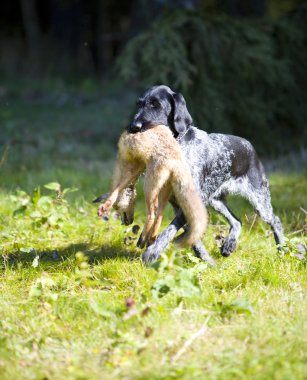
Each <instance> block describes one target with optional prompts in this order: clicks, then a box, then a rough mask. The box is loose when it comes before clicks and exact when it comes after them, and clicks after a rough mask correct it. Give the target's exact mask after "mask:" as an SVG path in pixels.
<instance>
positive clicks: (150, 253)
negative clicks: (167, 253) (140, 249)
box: [142, 247, 160, 264]
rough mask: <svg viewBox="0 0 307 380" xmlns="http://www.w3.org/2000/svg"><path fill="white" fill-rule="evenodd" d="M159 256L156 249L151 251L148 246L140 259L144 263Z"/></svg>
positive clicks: (148, 262)
mask: <svg viewBox="0 0 307 380" xmlns="http://www.w3.org/2000/svg"><path fill="white" fill-rule="evenodd" d="M159 258H160V254H159V253H158V252H157V251H153V250H151V249H150V247H148V248H147V249H146V251H145V252H144V253H143V254H142V261H143V263H145V264H150V263H152V262H154V261H156V260H158V259H159Z"/></svg>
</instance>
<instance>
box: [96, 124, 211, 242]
mask: <svg viewBox="0 0 307 380" xmlns="http://www.w3.org/2000/svg"><path fill="white" fill-rule="evenodd" d="M145 168H146V172H145V180H144V193H145V201H146V207H147V215H146V222H145V226H144V229H143V231H142V234H141V236H140V238H139V240H138V246H139V247H140V248H143V247H144V246H145V245H147V246H148V245H149V244H151V243H152V242H153V241H154V240H155V238H156V236H157V234H158V231H159V227H160V225H161V221H162V217H163V211H164V209H165V206H166V205H167V203H168V201H169V199H170V197H171V194H172V195H173V197H174V198H175V199H176V203H177V204H178V206H179V207H180V209H181V210H182V212H183V215H184V217H185V220H186V221H187V223H188V226H189V228H188V229H187V230H186V231H185V232H184V233H183V234H182V235H180V236H179V238H177V243H179V244H180V245H183V246H192V245H194V244H196V243H197V242H198V241H199V240H200V238H201V237H202V235H203V233H204V232H205V230H206V228H207V211H206V209H205V207H204V205H203V202H202V199H201V197H200V195H199V194H198V192H197V190H196V188H195V186H194V183H193V179H192V177H191V174H190V171H189V168H188V166H187V164H186V163H185V160H184V158H183V155H182V153H181V150H180V146H179V144H178V142H177V141H176V140H175V139H174V137H173V134H172V132H171V130H170V129H169V128H167V127H166V126H164V125H154V126H152V125H150V126H149V129H147V128H146V129H145V130H142V131H141V132H139V133H135V134H133V133H129V132H127V131H125V132H124V133H123V134H122V135H121V137H120V139H119V143H118V156H117V161H116V166H115V171H114V175H113V179H112V185H111V190H110V193H109V194H107V195H102V196H100V197H99V198H97V199H96V200H95V201H96V202H97V201H101V200H104V203H102V204H101V205H100V207H99V210H98V215H99V216H106V215H108V213H109V211H110V209H111V208H112V207H113V206H114V205H115V206H116V207H117V209H118V210H119V211H120V213H121V214H122V215H124V220H123V221H124V223H125V224H129V223H130V222H132V221H133V204H134V198H135V191H134V190H133V186H134V184H135V182H136V180H137V179H138V177H139V176H140V174H141V173H142V172H143V171H144V170H145Z"/></svg>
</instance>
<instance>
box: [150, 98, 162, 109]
mask: <svg viewBox="0 0 307 380" xmlns="http://www.w3.org/2000/svg"><path fill="white" fill-rule="evenodd" d="M149 105H150V107H151V108H159V107H160V103H159V101H158V100H156V99H152V100H151V101H150V103H149Z"/></svg>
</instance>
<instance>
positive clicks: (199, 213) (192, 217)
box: [172, 168, 208, 246]
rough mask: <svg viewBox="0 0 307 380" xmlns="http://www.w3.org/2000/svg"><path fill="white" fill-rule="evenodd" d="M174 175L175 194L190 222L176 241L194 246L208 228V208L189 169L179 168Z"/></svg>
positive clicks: (173, 188)
mask: <svg viewBox="0 0 307 380" xmlns="http://www.w3.org/2000/svg"><path fill="white" fill-rule="evenodd" d="M173 176H174V177H173V181H172V190H173V194H174V196H175V198H176V200H177V202H178V205H179V206H180V208H181V209H182V211H183V214H184V216H185V218H186V221H187V224H188V228H187V230H186V231H185V232H184V233H183V234H181V235H180V236H179V237H178V238H177V239H175V242H176V243H177V244H180V245H182V246H192V245H195V244H196V243H197V242H198V241H199V240H200V239H201V237H202V235H203V234H204V232H205V231H206V229H207V226H208V214H207V210H206V208H205V206H204V204H203V202H202V200H201V197H200V195H199V194H198V192H197V190H196V188H195V186H194V183H193V179H192V176H191V174H190V173H189V172H188V170H185V169H184V170H183V168H181V169H179V168H177V170H176V173H173Z"/></svg>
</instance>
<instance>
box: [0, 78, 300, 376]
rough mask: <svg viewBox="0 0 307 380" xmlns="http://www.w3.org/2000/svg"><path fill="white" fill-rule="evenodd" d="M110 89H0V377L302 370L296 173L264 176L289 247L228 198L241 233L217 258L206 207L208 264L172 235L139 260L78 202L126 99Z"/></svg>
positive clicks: (219, 230) (101, 166)
mask: <svg viewBox="0 0 307 380" xmlns="http://www.w3.org/2000/svg"><path fill="white" fill-rule="evenodd" d="M120 94H121V92H120V91H118V90H117V89H116V88H113V89H112V90H110V89H108V92H107V91H105V92H104V89H103V87H102V89H101V90H99V91H97V88H96V87H95V86H94V85H93V84H92V83H90V82H84V83H83V84H82V86H81V87H79V88H73V87H69V86H64V85H63V84H62V83H61V82H60V81H54V82H53V83H50V82H48V83H40V84H39V85H37V88H35V87H34V86H33V84H31V85H29V84H28V83H26V82H23V83H14V84H8V83H7V84H4V85H3V87H2V88H1V91H0V95H1V96H2V99H1V108H0V122H1V124H0V178H1V183H0V195H1V196H0V209H1V213H0V247H1V256H2V259H1V269H0V278H1V280H0V313H1V318H0V331H1V334H0V378H1V380H6V379H50V380H51V379H80V380H81V379H247V378H250V379H303V378H306V377H305V376H306V372H307V366H306V350H307V346H306V341H307V336H306V334H307V332H306V312H307V305H306V286H307V276H306V260H298V258H297V257H295V255H294V253H295V251H296V249H295V243H297V242H305V244H306V212H305V211H304V210H306V209H307V199H306V188H307V178H306V171H305V172H304V171H303V170H302V169H301V170H298V171H297V172H293V171H284V172H280V171H279V172H274V173H272V174H271V175H270V183H271V192H272V200H273V206H274V208H275V211H276V214H278V215H279V216H280V218H281V220H282V222H283V225H284V229H285V234H286V236H287V237H288V238H289V239H290V241H289V242H288V245H289V251H288V253H286V254H279V253H277V251H276V248H275V245H274V239H273V236H272V233H271V231H270V230H269V228H268V227H267V226H266V225H265V224H264V223H263V222H261V221H260V220H259V219H258V218H257V217H256V216H255V214H254V213H253V211H252V209H251V208H250V207H249V206H248V204H247V203H246V202H245V201H243V200H242V199H239V198H233V199H231V200H230V204H231V206H232V209H233V210H235V213H236V214H237V215H238V216H240V218H241V219H242V221H243V231H242V235H241V237H240V242H239V246H238V248H237V250H236V252H235V253H234V254H233V255H232V256H231V257H230V258H227V259H226V258H223V257H221V255H220V253H219V246H220V245H221V243H222V240H223V237H224V236H225V235H226V234H227V225H226V224H225V222H224V220H223V219H222V218H221V217H219V216H217V215H216V214H215V213H213V212H211V210H209V211H210V220H211V224H210V227H209V230H208V233H207V234H206V236H205V237H204V239H203V241H204V243H205V245H206V247H207V248H208V250H209V252H210V253H211V255H212V256H213V257H214V258H215V260H216V266H215V267H210V266H208V265H207V264H205V263H202V262H200V261H199V260H198V259H196V258H195V257H194V256H193V254H192V253H191V252H190V250H178V249H177V248H176V249H175V247H174V246H172V245H171V246H170V248H169V249H168V251H167V254H166V255H165V256H164V257H163V258H162V260H161V261H160V263H159V265H153V266H151V267H146V266H144V265H143V264H142V262H141V261H140V254H141V251H140V250H139V249H137V248H136V247H135V241H136V237H137V235H135V234H134V233H133V232H132V229H131V228H127V227H124V226H121V224H120V221H119V220H117V219H116V215H114V217H112V218H110V221H109V222H104V221H102V220H99V219H98V218H97V216H96V208H97V206H94V205H93V204H92V203H91V201H92V199H94V198H95V197H96V196H97V195H99V194H100V193H101V192H103V191H105V190H106V189H107V187H108V183H109V180H110V175H111V172H112V167H113V163H114V157H115V151H116V145H115V144H116V140H117V138H118V135H119V133H120V131H121V130H122V128H123V127H124V126H125V123H126V121H127V120H128V117H129V113H130V110H131V107H132V105H133V103H134V101H135V95H134V94H126V95H125V97H124V98H122V97H121V96H120ZM282 162H283V163H284V161H282ZM283 165H284V164H283ZM297 166H298V167H299V165H297ZM287 168H289V167H287V166H284V169H287ZM57 184H60V185H61V188H59V187H58V185H57ZM76 189H78V190H76ZM171 217H172V211H171V209H170V208H168V210H167V215H166V217H165V220H164V222H163V223H164V226H165V225H166V224H167V223H168V222H169V221H170V219H171ZM143 222H144V202H143V199H142V190H141V184H140V185H139V201H138V204H137V209H136V218H135V223H136V224H138V225H140V226H142V224H143Z"/></svg>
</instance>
